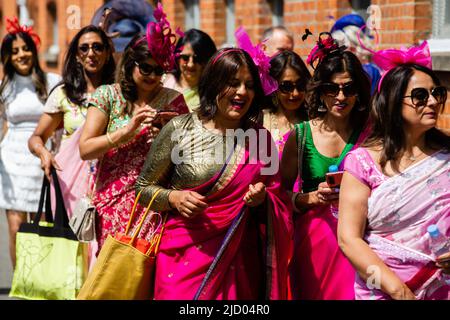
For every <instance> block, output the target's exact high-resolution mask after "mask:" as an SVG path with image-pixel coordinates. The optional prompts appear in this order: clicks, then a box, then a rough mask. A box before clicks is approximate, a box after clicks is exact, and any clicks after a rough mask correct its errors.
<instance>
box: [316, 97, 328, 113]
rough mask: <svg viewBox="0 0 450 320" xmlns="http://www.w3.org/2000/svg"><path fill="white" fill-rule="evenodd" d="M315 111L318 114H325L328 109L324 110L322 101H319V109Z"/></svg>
mask: <svg viewBox="0 0 450 320" xmlns="http://www.w3.org/2000/svg"><path fill="white" fill-rule="evenodd" d="M317 111H319V112H327V111H328V109H327V108H325V106H324V103H323V101H322V100H320V104H319V107H318V108H317Z"/></svg>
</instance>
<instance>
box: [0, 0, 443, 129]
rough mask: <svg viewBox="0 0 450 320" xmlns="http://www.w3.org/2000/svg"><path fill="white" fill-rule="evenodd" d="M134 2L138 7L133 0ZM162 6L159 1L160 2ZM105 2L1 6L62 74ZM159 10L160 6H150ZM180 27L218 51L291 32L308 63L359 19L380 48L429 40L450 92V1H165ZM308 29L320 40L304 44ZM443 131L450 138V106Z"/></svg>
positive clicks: (0, 29) (34, 0)
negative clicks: (345, 19)
mask: <svg viewBox="0 0 450 320" xmlns="http://www.w3.org/2000/svg"><path fill="white" fill-rule="evenodd" d="M130 1H133V0H130ZM156 1H157V0H156ZM105 2H106V1H103V0H0V17H1V22H0V35H1V36H3V35H4V33H5V18H6V17H11V16H20V17H21V19H27V20H28V21H31V22H32V23H33V26H34V28H35V30H36V32H37V33H38V34H39V35H40V36H41V40H42V45H41V49H40V53H41V59H42V64H43V66H44V68H45V69H46V70H51V71H56V72H60V71H61V68H62V61H63V57H64V53H65V50H66V48H67V45H68V43H69V42H70V40H71V38H72V37H73V36H74V35H75V33H76V32H77V31H78V30H79V29H80V28H81V27H83V26H85V25H87V24H89V22H90V21H91V19H92V16H93V14H94V12H95V11H96V9H98V8H99V7H100V6H102V5H103V4H104V3H105ZM149 2H150V3H151V4H153V5H154V4H155V1H152V0H149ZM162 3H163V5H164V8H165V11H166V13H167V16H168V18H169V20H170V22H171V23H172V25H173V26H179V27H181V28H182V29H184V30H186V29H189V28H199V29H202V30H204V31H205V32H207V33H208V34H210V35H211V37H212V38H213V39H214V41H215V42H216V45H217V46H218V47H220V46H225V45H230V44H233V43H234V30H236V28H238V27H239V26H244V27H245V28H246V30H247V31H248V33H249V34H250V36H251V38H252V40H253V41H254V42H256V41H260V40H262V39H261V36H262V33H263V31H264V30H265V29H266V28H268V27H271V26H276V25H284V26H286V27H287V28H288V29H289V30H291V31H292V32H293V33H294V35H295V51H296V52H298V53H299V54H300V55H301V56H302V57H303V58H306V56H307V54H308V53H309V51H310V50H311V48H312V47H313V46H314V44H315V41H316V38H317V35H318V33H320V32H321V31H327V30H330V28H331V26H332V25H333V23H334V21H335V20H336V19H337V18H339V17H341V16H342V15H345V14H348V13H351V12H357V13H360V14H361V15H363V16H364V17H365V18H366V21H367V23H368V25H372V26H376V27H377V29H378V30H379V39H380V41H379V45H378V48H379V49H382V48H387V47H396V48H400V47H401V46H410V45H411V44H418V43H419V42H420V41H422V40H425V39H427V40H428V41H429V43H430V47H431V51H432V56H433V68H434V70H435V71H436V72H437V73H438V75H439V77H440V78H441V79H442V82H443V84H444V85H446V86H447V87H448V88H450V1H446V0H372V1H371V0H348V1H344V0H162ZM306 28H308V29H309V30H310V31H311V32H312V33H313V34H314V36H312V37H311V36H310V37H308V38H307V39H306V41H302V39H301V36H302V35H303V34H304V33H305V29H306ZM439 126H440V127H442V128H445V129H446V130H448V131H449V132H450V102H448V103H447V105H446V108H445V110H444V114H442V115H441V116H440V119H439Z"/></svg>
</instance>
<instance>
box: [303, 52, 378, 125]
mask: <svg viewBox="0 0 450 320" xmlns="http://www.w3.org/2000/svg"><path fill="white" fill-rule="evenodd" d="M341 72H348V73H349V74H350V77H351V79H352V81H353V83H354V84H355V85H356V86H357V87H358V98H357V100H356V103H355V106H354V107H353V109H352V111H351V113H350V123H351V124H352V126H353V128H355V129H357V130H361V129H362V128H363V126H364V125H365V124H366V122H367V119H368V117H369V113H370V80H369V78H368V76H367V74H366V72H365V71H364V69H363V67H362V65H361V62H359V59H358V58H357V57H356V56H355V55H354V54H353V53H351V52H349V51H341V50H336V51H334V52H332V53H329V54H328V55H327V56H326V57H325V58H324V59H323V60H322V61H321V62H320V64H319V65H318V66H317V68H316V69H315V70H314V74H313V76H312V78H311V80H310V82H309V83H308V86H307V88H306V105H307V108H308V116H309V118H310V119H315V118H323V117H324V116H325V114H326V113H323V112H319V111H318V108H319V106H320V105H321V103H322V102H321V99H320V96H321V91H320V86H321V85H322V84H323V83H327V82H330V81H331V78H332V77H333V75H334V74H336V73H341Z"/></svg>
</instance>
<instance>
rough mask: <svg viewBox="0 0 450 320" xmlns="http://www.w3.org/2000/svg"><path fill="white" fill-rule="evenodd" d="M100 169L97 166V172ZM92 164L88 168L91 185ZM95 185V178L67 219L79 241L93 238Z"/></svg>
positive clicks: (87, 240)
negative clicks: (89, 189) (88, 190)
mask: <svg viewBox="0 0 450 320" xmlns="http://www.w3.org/2000/svg"><path fill="white" fill-rule="evenodd" d="M99 170H100V166H99V167H98V170H97V172H98V171H99ZM92 176H93V165H92V164H91V165H90V169H89V183H88V186H89V187H90V186H91V185H92ZM97 177H98V175H97ZM96 185H97V179H96V181H95V183H94V186H93V187H92V189H91V191H90V192H88V194H86V195H85V196H84V197H82V198H80V199H79V200H78V202H77V203H76V205H75V208H74V211H73V214H72V217H71V218H70V221H69V226H70V228H71V229H72V231H73V232H74V233H75V235H76V236H77V238H78V240H79V241H81V242H89V241H93V240H95V215H96V210H95V206H94V205H93V204H92V197H93V194H94V192H95V188H96Z"/></svg>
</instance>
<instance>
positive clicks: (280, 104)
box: [263, 51, 311, 191]
mask: <svg viewBox="0 0 450 320" xmlns="http://www.w3.org/2000/svg"><path fill="white" fill-rule="evenodd" d="M270 75H271V76H272V77H273V78H274V79H276V80H277V82H278V90H277V91H275V92H274V93H273V94H272V99H271V101H270V109H265V110H264V111H263V126H264V127H265V128H267V129H268V130H269V131H270V133H271V134H272V137H273V139H274V140H275V143H276V145H277V148H278V152H279V154H280V159H281V156H282V154H283V148H284V145H285V144H286V141H287V139H288V137H289V134H290V132H291V130H292V129H293V128H294V125H295V124H297V123H300V122H302V121H305V120H306V119H307V118H308V115H307V112H306V106H305V103H304V102H305V92H306V84H307V83H308V81H309V79H311V74H310V73H309V71H308V68H307V67H306V65H305V63H304V62H303V60H302V58H300V56H299V55H298V54H296V53H295V52H293V51H283V52H281V53H279V54H277V55H276V56H275V57H273V58H272V59H271V60H270ZM294 188H295V189H296V188H298V183H297V184H296V186H294ZM296 190H297V189H296ZM297 191H298V190H297Z"/></svg>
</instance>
